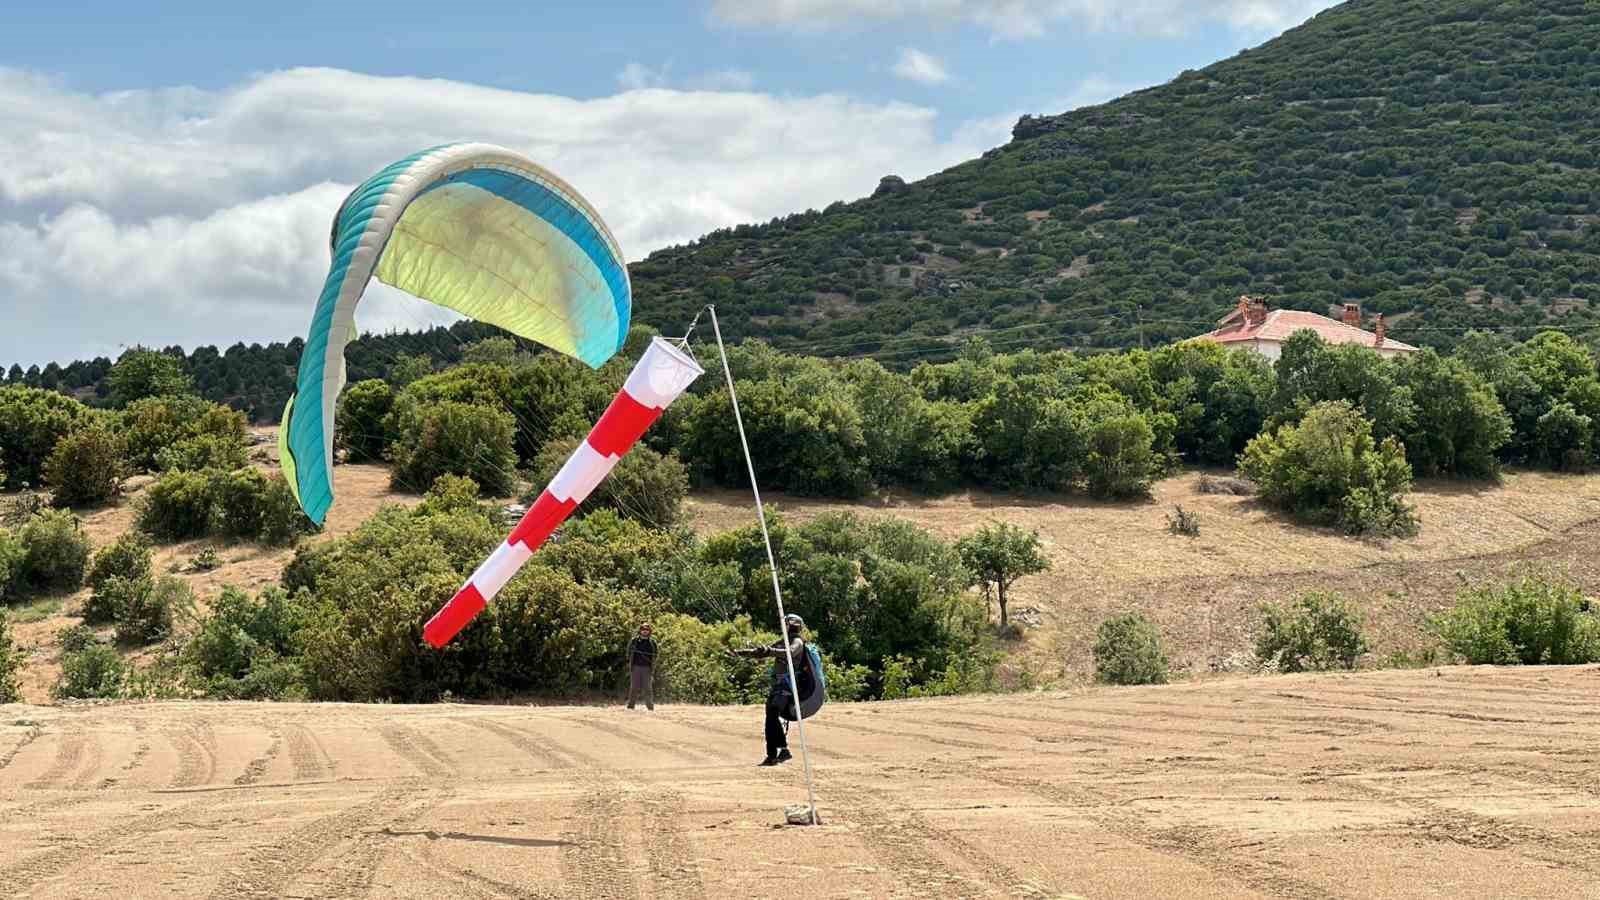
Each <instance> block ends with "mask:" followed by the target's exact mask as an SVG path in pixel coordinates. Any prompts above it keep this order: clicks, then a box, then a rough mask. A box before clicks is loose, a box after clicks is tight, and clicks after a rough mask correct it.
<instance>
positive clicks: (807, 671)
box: [735, 637, 811, 698]
mask: <svg viewBox="0 0 1600 900" xmlns="http://www.w3.org/2000/svg"><path fill="white" fill-rule="evenodd" d="M785 651H787V652H788V654H789V656H790V658H792V659H793V660H794V678H795V681H797V682H799V683H800V696H802V697H804V696H806V694H808V693H809V692H810V686H811V658H810V657H809V656H808V655H807V654H806V642H805V641H804V640H803V639H801V638H798V637H793V638H790V639H789V640H788V642H787V643H785V642H784V641H782V640H779V641H774V642H773V643H772V645H771V646H768V647H750V648H747V649H744V650H739V651H735V652H737V653H738V654H739V655H740V656H752V657H755V658H757V659H771V660H773V663H772V687H771V688H769V689H768V697H769V698H770V697H777V696H778V695H780V694H781V695H783V696H784V697H788V696H789V664H788V663H786V662H784V661H783V656H784V652H785Z"/></svg>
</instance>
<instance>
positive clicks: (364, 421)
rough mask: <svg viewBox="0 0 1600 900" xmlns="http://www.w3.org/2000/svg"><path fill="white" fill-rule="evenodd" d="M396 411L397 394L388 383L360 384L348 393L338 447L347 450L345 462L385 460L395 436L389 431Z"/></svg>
mask: <svg viewBox="0 0 1600 900" xmlns="http://www.w3.org/2000/svg"><path fill="white" fill-rule="evenodd" d="M393 408H394V391H393V389H391V388H390V387H389V385H388V384H387V383H385V382H384V381H381V380H379V379H376V378H371V379H368V380H366V381H358V382H356V383H355V384H353V385H351V386H350V389H349V390H347V391H345V393H344V397H343V398H341V399H340V401H339V417H338V419H337V423H336V425H335V427H336V428H337V429H338V444H339V446H340V447H342V448H344V450H345V454H346V456H345V459H346V461H347V462H352V463H372V462H381V461H382V460H383V453H384V450H385V449H387V448H388V446H389V443H390V441H392V440H393V439H394V438H393V435H392V433H391V432H390V431H389V424H388V421H387V419H388V416H389V412H390V410H392V409H393Z"/></svg>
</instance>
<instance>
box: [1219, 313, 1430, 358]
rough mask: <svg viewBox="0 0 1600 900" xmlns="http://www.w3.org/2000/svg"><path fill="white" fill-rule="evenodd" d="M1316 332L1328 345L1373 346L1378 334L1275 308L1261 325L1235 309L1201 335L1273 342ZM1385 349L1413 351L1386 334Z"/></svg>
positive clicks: (1225, 341)
mask: <svg viewBox="0 0 1600 900" xmlns="http://www.w3.org/2000/svg"><path fill="white" fill-rule="evenodd" d="M1308 329H1309V330H1311V331H1315V332H1316V333H1317V334H1318V335H1320V336H1321V337H1322V339H1323V340H1324V341H1327V342H1328V343H1330V344H1360V345H1361V346H1363V347H1373V348H1376V347H1377V345H1378V336H1377V335H1375V334H1373V333H1372V332H1370V331H1363V330H1361V329H1360V328H1355V327H1353V326H1350V325H1346V324H1344V323H1343V322H1336V321H1334V320H1333V319H1330V318H1328V317H1327V316H1319V315H1317V314H1316V313H1309V312H1300V311H1298V310H1292V309H1275V310H1273V311H1272V312H1269V313H1267V317H1266V318H1265V319H1264V320H1262V321H1261V323H1260V324H1257V325H1250V324H1246V323H1245V322H1244V321H1243V319H1242V318H1241V317H1240V316H1239V315H1238V313H1237V312H1235V313H1233V314H1232V315H1229V316H1228V317H1227V318H1226V319H1223V320H1222V327H1221V328H1218V329H1217V330H1216V331H1212V332H1208V333H1207V334H1203V335H1201V337H1203V338H1209V339H1210V340H1213V341H1216V342H1217V343H1219V344H1236V343H1240V342H1243V341H1276V342H1279V343H1281V342H1283V341H1287V340H1288V339H1289V335H1291V334H1294V333H1295V332H1296V331H1305V330H1308ZM1383 347H1384V349H1386V350H1402V351H1407V350H1415V349H1417V348H1416V347H1413V346H1411V345H1410V344H1407V343H1403V342H1401V341H1397V340H1395V339H1393V338H1389V337H1386V338H1384V341H1383Z"/></svg>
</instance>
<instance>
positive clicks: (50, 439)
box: [0, 385, 90, 488]
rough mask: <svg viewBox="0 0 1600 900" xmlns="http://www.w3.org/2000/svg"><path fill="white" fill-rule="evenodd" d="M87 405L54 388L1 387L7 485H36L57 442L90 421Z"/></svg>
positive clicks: (1, 455) (0, 433) (0, 468)
mask: <svg viewBox="0 0 1600 900" xmlns="http://www.w3.org/2000/svg"><path fill="white" fill-rule="evenodd" d="M89 420H90V412H89V410H88V408H87V407H85V406H84V405H83V404H81V403H79V402H78V401H76V400H73V399H71V398H70V397H64V396H62V395H60V394H58V393H56V392H55V391H45V390H38V389H35V388H29V387H22V386H20V385H6V386H4V387H0V475H4V477H5V479H6V480H5V482H4V485H3V486H4V487H7V488H18V487H21V486H22V485H25V484H27V485H37V484H39V483H40V480H41V478H42V476H43V470H44V465H45V461H46V460H48V459H49V458H50V454H51V453H54V452H55V449H56V444H57V443H59V442H60V441H61V439H62V438H64V437H66V436H67V435H69V434H71V433H72V432H73V431H75V430H77V429H78V428H80V427H82V426H84V425H86V424H88V422H89Z"/></svg>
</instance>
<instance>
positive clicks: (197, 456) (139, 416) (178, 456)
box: [118, 396, 249, 472]
mask: <svg viewBox="0 0 1600 900" xmlns="http://www.w3.org/2000/svg"><path fill="white" fill-rule="evenodd" d="M118 428H119V430H120V433H121V435H122V439H123V441H124V443H125V445H126V447H127V461H128V465H129V466H130V467H131V468H133V469H134V470H136V471H142V472H157V471H167V470H171V469H190V468H206V467H216V466H227V465H232V464H235V463H238V461H239V460H242V459H244V458H246V456H247V447H248V445H249V439H248V438H249V433H248V430H247V428H246V426H245V419H244V416H243V414H241V413H239V412H236V411H234V410H231V409H228V408H227V407H225V406H218V405H217V404H215V403H208V402H206V401H204V400H201V399H200V398H199V397H194V396H180V397H147V398H144V399H140V400H136V401H134V402H133V403H131V404H129V406H128V408H127V409H125V410H123V411H122V412H121V413H120V414H119V422H118Z"/></svg>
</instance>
